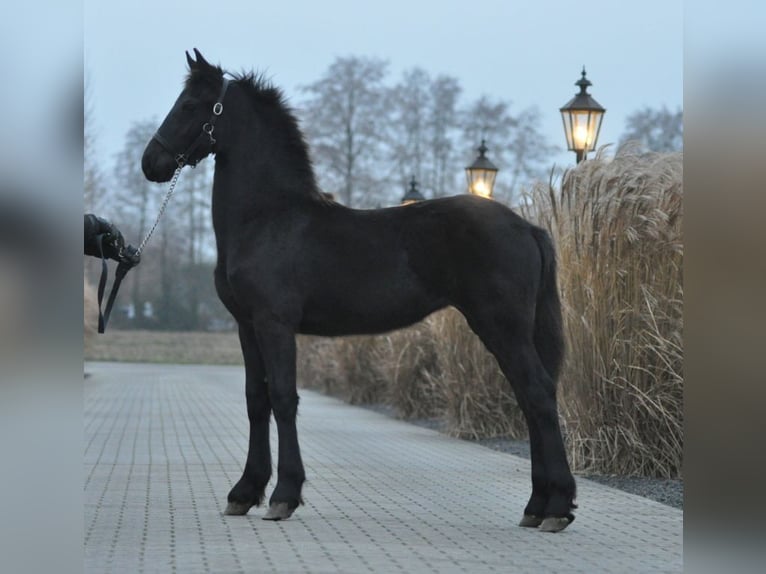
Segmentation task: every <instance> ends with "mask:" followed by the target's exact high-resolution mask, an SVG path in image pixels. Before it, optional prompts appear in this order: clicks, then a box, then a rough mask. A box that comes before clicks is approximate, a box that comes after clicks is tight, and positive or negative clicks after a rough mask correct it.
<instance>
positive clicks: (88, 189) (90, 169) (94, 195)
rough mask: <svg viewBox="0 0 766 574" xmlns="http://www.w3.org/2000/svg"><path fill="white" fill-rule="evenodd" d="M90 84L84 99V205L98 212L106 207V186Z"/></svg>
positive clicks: (88, 209) (92, 211) (86, 88)
mask: <svg viewBox="0 0 766 574" xmlns="http://www.w3.org/2000/svg"><path fill="white" fill-rule="evenodd" d="M89 86H90V84H86V85H85V91H84V99H83V205H84V207H85V211H86V212H91V213H98V212H100V211H101V210H102V209H103V208H104V199H105V195H106V186H105V184H104V174H103V173H102V172H101V169H100V167H99V165H98V162H97V161H96V154H95V147H96V126H95V124H94V122H93V100H92V98H91V90H90V87H89Z"/></svg>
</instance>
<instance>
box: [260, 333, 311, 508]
mask: <svg viewBox="0 0 766 574" xmlns="http://www.w3.org/2000/svg"><path fill="white" fill-rule="evenodd" d="M255 329H256V336H257V338H258V346H259V348H260V349H261V352H262V356H263V361H264V365H265V367H266V375H267V381H268V389H269V398H270V400H271V409H272V411H273V413H274V419H275V420H276V423H277V432H278V435H279V463H278V465H277V477H278V478H277V486H276V487H275V488H274V492H273V493H272V494H271V498H270V499H269V511H268V512H267V513H266V516H264V519H266V520H282V519H285V518H289V517H290V515H292V513H293V511H294V510H295V509H296V508H297V507H298V505H299V504H301V503H302V502H303V500H302V498H301V489H302V487H303V482H304V481H305V479H306V475H305V472H304V470H303V461H302V460H301V452H300V447H299V445H298V430H297V428H296V426H295V417H296V415H297V412H298V393H297V391H296V381H295V334H294V332H293V331H292V330H290V329H288V328H286V327H285V326H283V325H280V324H279V323H276V322H273V321H266V322H259V323H257V324H256V325H255Z"/></svg>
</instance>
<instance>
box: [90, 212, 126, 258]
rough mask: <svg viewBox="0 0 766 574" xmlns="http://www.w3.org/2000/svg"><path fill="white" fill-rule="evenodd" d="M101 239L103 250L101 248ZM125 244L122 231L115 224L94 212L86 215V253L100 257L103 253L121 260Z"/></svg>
mask: <svg viewBox="0 0 766 574" xmlns="http://www.w3.org/2000/svg"><path fill="white" fill-rule="evenodd" d="M99 240H100V241H101V249H102V250H103V251H100V250H99ZM124 246H125V240H124V239H123V237H122V233H120V230H119V229H117V228H116V227H115V226H114V225H112V224H111V223H109V222H108V221H107V220H105V219H101V218H100V217H96V216H95V215H93V214H92V213H89V214H87V215H86V216H85V255H93V256H94V257H100V256H101V253H103V254H104V257H108V258H110V259H114V260H115V261H120V260H121V257H122V255H123V248H124Z"/></svg>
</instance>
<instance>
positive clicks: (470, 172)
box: [465, 140, 497, 199]
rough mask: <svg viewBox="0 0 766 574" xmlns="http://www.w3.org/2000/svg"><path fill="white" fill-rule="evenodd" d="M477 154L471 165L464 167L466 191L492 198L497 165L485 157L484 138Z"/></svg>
mask: <svg viewBox="0 0 766 574" xmlns="http://www.w3.org/2000/svg"><path fill="white" fill-rule="evenodd" d="M478 152H479V155H478V156H477V157H476V159H475V160H474V161H473V163H472V164H471V165H469V166H468V167H467V168H465V176H466V179H467V180H468V192H469V193H471V194H473V195H478V196H479V197H486V198H487V199H491V198H492V190H493V189H494V187H495V177H496V176H497V167H495V164H493V163H492V162H491V161H489V160H488V159H487V156H486V155H485V154H486V153H487V146H486V143H485V141H484V140H481V145H480V146H479V149H478Z"/></svg>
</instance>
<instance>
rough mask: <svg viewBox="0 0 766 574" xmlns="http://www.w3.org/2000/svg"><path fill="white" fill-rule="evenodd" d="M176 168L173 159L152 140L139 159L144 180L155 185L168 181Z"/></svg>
mask: <svg viewBox="0 0 766 574" xmlns="http://www.w3.org/2000/svg"><path fill="white" fill-rule="evenodd" d="M176 167H177V164H176V162H175V160H174V159H173V157H172V156H171V155H170V154H169V153H168V152H167V151H165V149H164V148H163V147H162V146H161V145H160V144H159V143H158V142H157V141H155V140H154V139H152V140H151V141H150V142H149V143H148V144H147V145H146V149H145V150H144V155H143V157H142V158H141V169H142V170H143V172H144V176H145V177H146V179H148V180H149V181H153V182H155V183H164V182H166V181H170V179H171V178H172V177H173V173H175V170H176Z"/></svg>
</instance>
